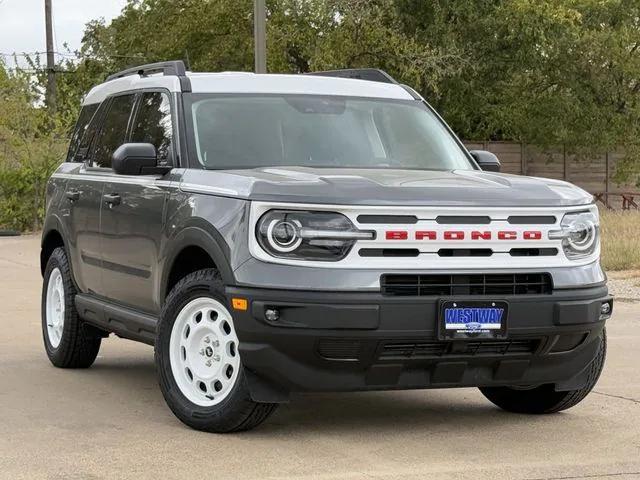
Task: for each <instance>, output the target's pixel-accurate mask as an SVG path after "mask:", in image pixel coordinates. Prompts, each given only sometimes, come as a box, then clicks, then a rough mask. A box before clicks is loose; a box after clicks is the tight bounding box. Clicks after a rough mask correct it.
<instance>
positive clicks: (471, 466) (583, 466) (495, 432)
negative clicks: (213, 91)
mask: <svg viewBox="0 0 640 480" xmlns="http://www.w3.org/2000/svg"><path fill="white" fill-rule="evenodd" d="M38 255H39V238H38V237H35V236H34V237H21V238H0V327H1V328H0V478H7V479H22V478H24V479H36V478H44V479H55V480H67V479H90V480H93V479H103V478H117V479H129V478H131V479H133V478H136V479H138V478H154V479H155V478H161V479H166V478H176V479H177V478H179V479H184V480H187V479H207V480H212V479H216V480H219V479H237V480H243V479H285V478H303V479H312V478H314V479H315V478H318V479H407V480H413V479H441V478H442V479H445V478H446V479H449V478H451V479H474V480H476V479H484V478H486V479H512V478H513V479H530V480H533V479H536V480H538V479H541V480H542V479H545V480H551V479H583V478H584V479H600V478H602V479H615V480H627V479H640V315H639V314H640V303H630V302H625V303H623V302H618V303H617V304H616V306H615V313H614V317H613V319H612V320H611V321H610V323H609V326H608V333H609V351H608V359H607V364H606V367H605V370H604V373H603V375H602V377H601V379H600V382H599V383H598V385H597V386H596V388H595V391H594V392H592V394H591V395H590V396H589V397H587V399H586V400H585V401H584V402H582V403H581V404H580V405H578V406H577V407H575V408H573V409H571V410H569V411H567V412H564V413H561V414H557V415H551V416H523V415H515V414H509V413H505V412H502V411H500V410H498V409H497V408H496V407H494V406H493V405H492V404H490V403H489V402H488V401H487V400H485V399H484V398H483V397H482V395H481V394H480V393H479V392H478V391H477V390H476V389H459V390H430V391H410V392H381V393H357V394H322V395H299V396H295V397H294V398H293V401H292V402H291V403H290V404H288V405H285V406H282V407H281V408H280V409H279V410H278V411H277V412H276V414H275V415H273V416H272V417H271V418H270V419H269V420H268V421H267V422H266V423H265V424H264V425H263V426H262V427H260V428H259V429H257V430H254V431H252V432H246V433H241V434H233V435H213V434H206V433H201V432H196V431H193V430H190V429H188V428H186V427H184V426H183V425H182V424H181V423H180V422H179V421H178V420H177V419H176V418H175V417H174V416H173V415H172V413H171V412H170V411H169V409H168V408H167V407H166V406H165V403H164V401H163V399H162V395H161V394H160V390H159V389H158V386H157V382H156V377H155V371H154V365H153V350H152V349H151V348H150V347H148V346H144V345H139V344H136V343H133V342H130V341H126V340H121V339H118V338H116V337H113V336H112V337H110V338H109V339H107V340H105V341H104V342H103V347H102V349H101V351H100V356H99V357H98V359H97V361H96V363H95V365H94V366H93V367H92V368H90V369H88V370H60V369H56V368H54V367H52V366H51V365H50V364H49V361H48V360H47V358H46V355H45V353H44V349H43V347H42V339H41V332H40V289H41V277H40V272H39V267H38Z"/></svg>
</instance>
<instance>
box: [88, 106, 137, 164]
mask: <svg viewBox="0 0 640 480" xmlns="http://www.w3.org/2000/svg"><path fill="white" fill-rule="evenodd" d="M134 99H135V95H133V94H131V95H120V96H118V97H114V98H113V99H112V100H111V105H110V106H109V110H108V111H107V114H106V116H105V118H104V122H103V123H102V129H101V130H100V133H98V136H97V138H96V142H95V147H94V150H93V158H92V160H91V166H92V167H103V168H111V156H112V155H113V152H114V151H115V150H116V149H117V148H118V147H119V146H120V145H122V144H123V143H125V141H126V136H127V126H128V125H129V117H130V116H131V110H132V109H133V103H134Z"/></svg>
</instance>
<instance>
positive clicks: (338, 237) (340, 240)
mask: <svg viewBox="0 0 640 480" xmlns="http://www.w3.org/2000/svg"><path fill="white" fill-rule="evenodd" d="M256 237H257V239H258V243H259V244H260V246H261V247H262V248H263V249H264V250H265V251H266V252H267V253H268V254H269V255H272V256H274V257H279V258H293V259H299V260H319V261H326V262H336V261H338V260H342V259H343V258H344V257H346V256H347V254H348V253H349V251H350V250H351V248H352V247H353V245H354V244H355V242H356V241H357V240H373V239H374V238H375V232H372V231H363V230H358V229H357V228H356V227H355V226H354V225H353V223H351V221H350V220H349V219H348V218H347V217H345V216H344V215H342V214H340V213H336V212H315V211H298V210H269V211H268V212H267V213H265V214H264V215H262V217H260V220H258V224H257V225H256Z"/></svg>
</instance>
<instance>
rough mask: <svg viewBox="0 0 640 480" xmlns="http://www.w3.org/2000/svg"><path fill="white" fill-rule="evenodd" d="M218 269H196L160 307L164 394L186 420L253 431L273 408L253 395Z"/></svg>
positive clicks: (200, 426)
mask: <svg viewBox="0 0 640 480" xmlns="http://www.w3.org/2000/svg"><path fill="white" fill-rule="evenodd" d="M226 305H227V301H226V298H225V296H224V286H223V284H222V280H221V279H220V275H219V273H218V272H217V271H216V270H214V269H208V270H201V271H198V272H195V273H192V274H190V275H188V276H187V277H185V278H184V279H183V280H181V281H180V282H179V283H178V284H177V285H176V286H175V287H174V289H173V290H172V291H171V293H170V295H169V297H168V298H167V301H166V302H165V306H164V308H163V310H162V314H161V318H160V325H159V328H158V336H157V339H156V347H155V358H156V368H157V372H158V379H159V383H160V389H161V390H162V394H163V395H164V398H165V400H166V402H167V404H168V405H169V408H171V410H172V411H173V413H174V414H175V415H176V416H177V417H178V418H179V419H180V420H181V421H182V422H183V423H185V424H186V425H188V426H190V427H192V428H195V429H197V430H205V431H209V432H218V433H224V432H233V431H239V430H249V429H251V428H254V427H255V426H257V425H259V424H260V423H262V422H263V421H264V420H266V418H267V417H268V416H269V415H270V414H271V413H272V412H273V411H274V410H275V408H276V405H275V404H266V403H256V402H254V401H253V400H252V399H251V396H250V394H249V388H248V386H247V381H246V378H245V374H244V370H243V367H242V361H241V358H240V351H239V350H238V344H239V341H238V337H237V335H236V332H235V326H234V321H233V317H232V315H231V313H230V312H229V310H228V309H227V307H226Z"/></svg>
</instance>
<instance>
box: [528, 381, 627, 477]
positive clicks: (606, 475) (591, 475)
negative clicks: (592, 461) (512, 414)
mask: <svg viewBox="0 0 640 480" xmlns="http://www.w3.org/2000/svg"><path fill="white" fill-rule="evenodd" d="M596 393H597V392H596ZM603 395H604V394H603ZM623 475H640V472H618V473H592V474H589V475H577V476H569V477H539V478H528V479H527V480H580V479H584V478H604V477H621V476H623Z"/></svg>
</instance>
